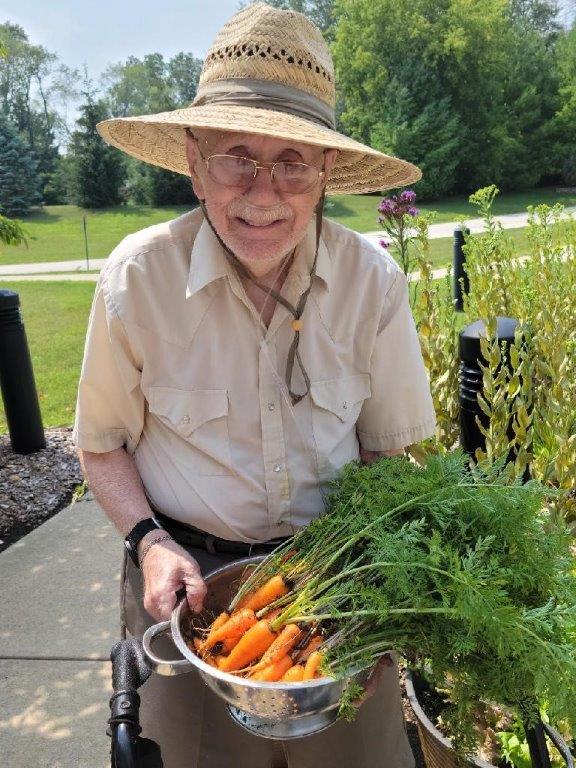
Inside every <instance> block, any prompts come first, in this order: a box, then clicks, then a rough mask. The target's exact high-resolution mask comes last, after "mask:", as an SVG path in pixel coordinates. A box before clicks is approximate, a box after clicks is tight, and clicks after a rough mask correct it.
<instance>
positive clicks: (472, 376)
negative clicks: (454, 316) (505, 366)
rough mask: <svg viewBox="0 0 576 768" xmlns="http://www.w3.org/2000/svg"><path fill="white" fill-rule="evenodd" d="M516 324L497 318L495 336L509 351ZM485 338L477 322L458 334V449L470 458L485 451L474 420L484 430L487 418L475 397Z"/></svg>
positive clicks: (477, 391) (513, 321)
mask: <svg viewBox="0 0 576 768" xmlns="http://www.w3.org/2000/svg"><path fill="white" fill-rule="evenodd" d="M517 327H518V321H517V320H514V319H512V318H511V317H499V318H497V321H496V335H497V337H498V340H499V341H504V342H505V343H506V346H507V347H508V346H509V345H510V344H511V343H512V342H513V341H514V334H515V332H516V328H517ZM485 336H486V323H485V322H484V321H483V320H476V322H475V323H471V324H470V325H467V326H466V328H464V329H463V330H462V331H460V341H459V347H460V446H461V447H462V448H463V449H464V450H465V451H466V453H469V454H470V455H471V456H473V455H474V452H475V451H476V449H477V448H484V446H485V440H484V435H483V434H482V432H480V429H479V427H478V425H477V424H476V416H478V419H479V420H480V423H481V424H482V426H483V427H484V428H486V427H487V426H488V417H487V416H486V414H485V413H484V411H483V410H482V409H481V408H480V406H479V405H478V393H479V392H481V391H482V369H481V368H480V362H481V361H482V360H483V358H482V352H481V351H480V338H481V337H485Z"/></svg>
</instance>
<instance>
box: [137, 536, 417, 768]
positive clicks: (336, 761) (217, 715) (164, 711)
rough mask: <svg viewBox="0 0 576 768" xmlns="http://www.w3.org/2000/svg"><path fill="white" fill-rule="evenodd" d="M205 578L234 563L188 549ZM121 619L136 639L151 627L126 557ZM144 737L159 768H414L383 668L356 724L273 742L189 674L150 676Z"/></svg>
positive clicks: (167, 650) (393, 684) (388, 672)
mask: <svg viewBox="0 0 576 768" xmlns="http://www.w3.org/2000/svg"><path fill="white" fill-rule="evenodd" d="M189 552H190V554H191V555H192V556H193V557H194V558H195V559H196V560H197V561H198V563H199V565H200V568H201V569H202V573H203V574H207V573H210V572H211V571H213V570H215V569H216V568H219V567H220V566H222V565H224V564H226V563H229V562H231V561H233V560H235V559H238V558H237V557H236V556H233V555H211V554H209V553H208V552H205V551H204V550H201V549H189ZM122 622H123V625H124V627H125V628H126V631H127V632H128V634H131V635H134V636H136V637H142V635H143V633H144V631H145V630H146V629H147V627H149V626H151V625H152V624H154V623H155V622H154V621H153V619H152V618H151V617H150V616H149V615H148V613H146V611H145V610H144V608H143V605H142V578H141V572H140V571H139V570H138V569H137V568H135V567H134V565H133V563H132V561H131V560H130V558H125V561H124V569H123V578H122ZM157 647H158V651H159V652H160V654H166V656H165V658H170V659H176V658H179V653H178V651H177V650H176V648H175V647H174V646H173V645H172V644H171V643H170V641H169V640H167V639H164V640H162V639H159V640H158V643H157ZM139 693H140V696H141V700H142V704H141V708H140V720H141V725H142V735H143V736H145V737H146V738H150V739H153V740H154V741H156V742H157V743H158V744H160V748H161V750H162V758H163V760H164V768H228V766H230V768H413V766H414V758H413V756H412V752H411V750H410V745H409V743H408V739H407V737H406V730H405V726H404V720H403V715H402V706H401V697H400V687H399V683H398V669H397V666H396V665H394V666H393V667H389V668H386V669H385V671H384V674H383V680H382V683H381V685H380V686H379V687H378V690H377V691H376V693H375V694H374V695H373V696H371V697H370V698H369V699H368V700H367V701H366V702H365V703H364V704H363V705H362V707H361V708H360V710H359V712H358V715H357V717H356V719H355V720H354V722H352V723H347V722H344V721H341V722H337V723H336V724H335V725H333V726H331V727H330V728H328V729H327V730H325V731H323V732H321V733H318V734H317V735H314V736H308V737H306V738H303V739H292V740H289V741H272V740H269V739H264V738H261V737H258V736H253V735H252V734H250V733H248V731H245V730H244V729H243V728H241V727H240V726H239V725H237V724H236V723H235V722H234V721H233V720H232V719H231V717H230V716H229V714H228V712H227V710H226V706H225V704H224V702H223V701H222V700H221V699H219V698H218V697H217V696H216V695H215V694H214V693H213V692H212V691H211V690H210V689H209V688H208V687H207V686H206V685H205V684H204V683H203V682H202V680H201V679H200V677H199V676H198V674H197V673H196V671H195V670H193V671H191V672H189V673H187V674H183V675H180V676H176V677H162V676H160V675H157V674H154V673H153V674H152V675H151V677H150V678H149V680H148V681H147V682H146V684H145V685H144V686H143V687H142V688H141V689H140V691H139Z"/></svg>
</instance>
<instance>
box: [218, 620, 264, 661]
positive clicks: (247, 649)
mask: <svg viewBox="0 0 576 768" xmlns="http://www.w3.org/2000/svg"><path fill="white" fill-rule="evenodd" d="M276 637H277V634H276V632H272V630H271V629H270V623H269V622H268V621H267V620H266V619H261V620H260V621H259V622H258V623H257V624H254V626H252V627H250V629H249V630H248V631H247V632H246V633H245V634H244V635H242V637H241V638H240V640H239V641H238V643H237V645H236V646H235V648H233V649H232V651H231V652H230V655H229V656H228V657H227V658H226V659H225V660H224V662H223V664H222V666H221V667H220V669H222V670H224V671H225V672H232V671H234V672H235V671H238V670H239V669H243V668H244V667H247V666H248V665H249V664H251V663H252V662H253V661H256V659H259V658H260V656H262V654H263V653H264V652H265V651H266V650H267V649H268V648H269V647H270V646H271V645H272V643H273V642H274V640H275V639H276Z"/></svg>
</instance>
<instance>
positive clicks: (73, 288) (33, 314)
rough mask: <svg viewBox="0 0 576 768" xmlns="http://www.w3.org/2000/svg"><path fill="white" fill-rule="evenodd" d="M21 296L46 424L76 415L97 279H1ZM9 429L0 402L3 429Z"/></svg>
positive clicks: (68, 420) (63, 421)
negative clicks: (43, 280)
mask: <svg viewBox="0 0 576 768" xmlns="http://www.w3.org/2000/svg"><path fill="white" fill-rule="evenodd" d="M2 288H8V289H10V290H13V291H16V292H17V293H18V294H19V295H20V303H21V307H22V317H23V319H24V325H25V328H26V335H27V338H28V346H29V349H30V354H31V356H32V364H33V367H34V376H35V380H36V388H37V390H38V397H39V400H40V408H41V411H42V419H43V422H44V426H45V427H55V426H61V425H70V424H72V422H73V420H74V407H75V401H76V389H77V387H78V379H79V376H80V366H81V364H82V354H83V351H84V338H85V336H86V327H87V325H88V314H89V312H90V305H91V303H92V295H93V293H94V288H95V284H94V283H74V282H68V283H66V282H54V283H41V282H37V283H34V282H30V283H12V284H10V283H8V284H6V283H2ZM6 431H7V425H6V419H5V415H4V409H3V407H2V403H1V402H0V433H1V432H6Z"/></svg>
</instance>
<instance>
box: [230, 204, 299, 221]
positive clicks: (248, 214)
mask: <svg viewBox="0 0 576 768" xmlns="http://www.w3.org/2000/svg"><path fill="white" fill-rule="evenodd" d="M228 215H229V216H231V217H234V218H238V219H243V220H244V221H246V222H248V224H251V225H252V226H253V227H265V226H266V225H268V224H272V223H273V222H274V221H280V220H282V221H284V220H286V221H288V220H289V219H291V218H292V211H291V210H290V209H289V208H287V206H285V205H275V206H274V207H273V208H258V207H257V206H254V205H247V204H246V203H245V202H240V201H236V200H235V201H234V202H233V203H232V204H231V205H230V208H229V209H228Z"/></svg>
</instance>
